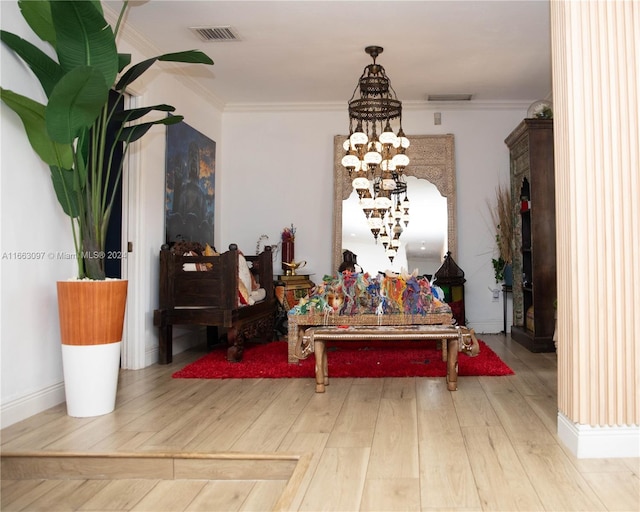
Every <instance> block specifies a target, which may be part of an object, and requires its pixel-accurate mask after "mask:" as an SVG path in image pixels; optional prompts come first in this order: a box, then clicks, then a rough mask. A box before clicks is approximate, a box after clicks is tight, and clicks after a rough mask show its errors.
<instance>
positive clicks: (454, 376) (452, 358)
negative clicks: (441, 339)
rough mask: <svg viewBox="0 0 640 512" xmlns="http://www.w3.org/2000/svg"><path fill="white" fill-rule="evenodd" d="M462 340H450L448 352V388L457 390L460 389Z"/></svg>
mask: <svg viewBox="0 0 640 512" xmlns="http://www.w3.org/2000/svg"><path fill="white" fill-rule="evenodd" d="M459 348H460V342H459V341H458V338H454V339H450V340H448V349H449V350H448V354H447V389H448V390H449V391H456V390H457V389H458V350H459Z"/></svg>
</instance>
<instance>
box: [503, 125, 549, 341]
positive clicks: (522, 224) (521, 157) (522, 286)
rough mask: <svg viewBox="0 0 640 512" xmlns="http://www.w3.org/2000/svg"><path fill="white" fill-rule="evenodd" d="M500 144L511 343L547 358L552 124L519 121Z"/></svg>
mask: <svg viewBox="0 0 640 512" xmlns="http://www.w3.org/2000/svg"><path fill="white" fill-rule="evenodd" d="M505 143H506V145H507V146H508V147H509V155H510V160H511V197H512V198H513V203H514V209H515V211H514V218H515V230H514V237H515V239H514V251H513V326H512V328H511V338H512V339H513V340H514V341H516V342H518V343H520V344H521V345H523V346H525V347H526V348H528V349H529V350H531V351H532V352H553V351H554V350H555V345H554V342H553V332H554V328H555V301H556V294H557V285H556V213H555V200H556V198H555V181H554V164H553V120H552V119H525V120H523V121H522V122H521V123H520V124H519V125H518V126H517V127H516V129H515V130H513V132H511V134H510V135H509V136H508V137H507V138H506V140H505Z"/></svg>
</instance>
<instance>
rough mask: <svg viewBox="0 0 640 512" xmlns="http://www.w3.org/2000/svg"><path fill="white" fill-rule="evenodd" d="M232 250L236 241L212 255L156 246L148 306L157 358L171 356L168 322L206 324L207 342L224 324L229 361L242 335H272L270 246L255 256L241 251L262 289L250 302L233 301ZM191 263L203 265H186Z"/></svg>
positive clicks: (239, 350) (237, 354) (238, 354)
mask: <svg viewBox="0 0 640 512" xmlns="http://www.w3.org/2000/svg"><path fill="white" fill-rule="evenodd" d="M238 255H239V251H238V246H237V245H236V244H231V245H229V250H228V251H226V252H223V253H221V254H218V255H215V256H184V255H182V254H174V253H173V251H171V250H170V249H169V247H168V246H166V245H165V246H163V247H162V250H161V251H160V285H159V292H160V299H159V306H158V309H156V310H155V311H154V312H153V323H154V325H156V326H157V327H158V334H159V358H158V359H159V360H158V363H159V364H168V363H170V362H171V361H172V358H173V349H172V346H173V326H174V325H202V326H207V340H208V341H209V342H210V343H212V342H215V341H217V338H218V336H219V334H220V333H219V332H218V328H220V329H221V330H222V329H224V330H226V334H227V341H228V344H229V348H228V350H227V359H228V360H229V361H233V362H238V361H240V360H242V355H243V351H244V343H245V341H247V340H250V339H252V338H260V339H262V340H263V341H272V339H273V326H274V316H275V310H276V305H275V304H276V299H275V295H274V286H273V259H272V254H271V247H269V246H267V247H265V250H264V251H263V252H262V253H261V254H259V255H257V256H252V255H244V258H245V260H246V261H247V262H250V263H251V264H252V265H253V266H252V267H251V269H250V270H251V272H252V273H253V274H254V277H255V279H256V280H257V281H258V283H259V284H260V286H261V287H262V288H264V290H265V298H264V299H263V300H261V301H259V302H256V303H255V304H253V305H251V306H249V305H247V306H243V305H241V304H239V299H238V288H239V280H240V278H239V270H238V265H239V263H238V261H239V260H238ZM197 265H200V266H204V268H206V269H207V270H203V271H194V270H192V269H193V268H194V267H196V266H197ZM196 268H197V267H196Z"/></svg>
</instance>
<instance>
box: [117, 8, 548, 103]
mask: <svg viewBox="0 0 640 512" xmlns="http://www.w3.org/2000/svg"><path fill="white" fill-rule="evenodd" d="M121 3H122V2H119V1H116V2H113V1H107V2H105V4H106V5H107V6H108V7H109V8H111V9H113V10H114V11H116V12H117V11H118V10H119V5H121ZM130 6H131V8H130V9H129V13H128V16H127V19H126V24H127V26H128V27H129V28H133V29H134V30H135V31H136V32H137V33H138V34H139V35H140V36H141V37H142V38H143V39H146V40H147V41H148V42H149V43H150V44H151V45H152V46H154V47H156V49H157V50H158V51H159V52H162V53H166V52H173V51H178V50H188V49H193V48H197V49H200V50H202V51H204V52H205V53H207V54H208V55H209V56H210V57H211V58H212V59H213V61H214V63H215V64H214V66H211V67H208V66H207V67H203V66H191V67H189V66H187V67H185V71H186V72H188V73H191V74H194V75H195V76H196V77H197V79H198V81H199V82H200V83H201V84H202V86H203V87H205V88H206V89H207V90H209V91H211V92H212V93H213V94H214V95H215V96H216V97H217V99H218V100H219V102H220V104H221V105H226V106H227V107H228V108H232V107H233V106H237V105H238V104H262V103H318V102H320V103H342V104H346V101H347V100H348V99H349V98H350V97H351V95H352V93H353V90H354V88H355V86H356V83H357V79H358V77H359V76H360V74H361V73H362V70H363V69H364V67H365V66H366V65H368V64H370V63H371V59H370V57H369V56H368V55H367V54H365V52H364V48H365V47H366V46H369V45H377V46H382V47H383V48H384V52H383V53H382V55H381V56H380V57H378V63H379V64H382V65H383V66H384V67H385V69H386V71H387V75H388V76H389V77H390V78H391V84H392V86H393V88H394V89H395V91H396V93H397V94H398V98H399V99H401V100H402V101H403V103H404V104H405V106H406V105H408V104H412V103H415V104H420V103H424V102H425V101H426V96H427V94H442V93H471V94H473V100H472V101H474V102H505V101H506V102H513V101H524V102H526V101H534V100H537V99H540V98H545V97H547V96H549V95H550V93H551V55H550V29H549V2H548V0H530V1H523V0H518V1H515V0H505V1H484V0H476V1H457V0H448V1H435V0H433V1H400V0H387V1H367V0H364V1H331V0H325V1H314V0H308V1H307V0H297V1H271V0H259V1H243V0H234V1H165V0H145V1H137V2H136V1H132V2H130ZM203 26H231V27H232V28H233V29H234V30H235V31H236V32H237V33H238V35H239V37H240V41H238V42H203V41H201V40H200V39H199V38H198V37H197V36H196V35H195V34H194V33H193V32H192V31H191V30H190V29H189V27H203Z"/></svg>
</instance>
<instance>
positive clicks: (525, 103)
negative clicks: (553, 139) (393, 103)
mask: <svg viewBox="0 0 640 512" xmlns="http://www.w3.org/2000/svg"><path fill="white" fill-rule="evenodd" d="M533 101H535V100H521V101H474V100H471V101H439V102H427V101H403V102H402V106H403V108H404V109H405V110H411V111H439V110H465V111H487V110H494V111H495V110H525V111H526V110H527V108H529V105H531V103H532V102H533ZM347 106H348V102H347V101H346V100H345V101H341V102H317V103H303V102H300V103H291V102H280V103H227V104H226V105H225V107H224V112H234V113H235V112H296V111H297V112H336V111H338V112H340V111H346V109H347Z"/></svg>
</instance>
